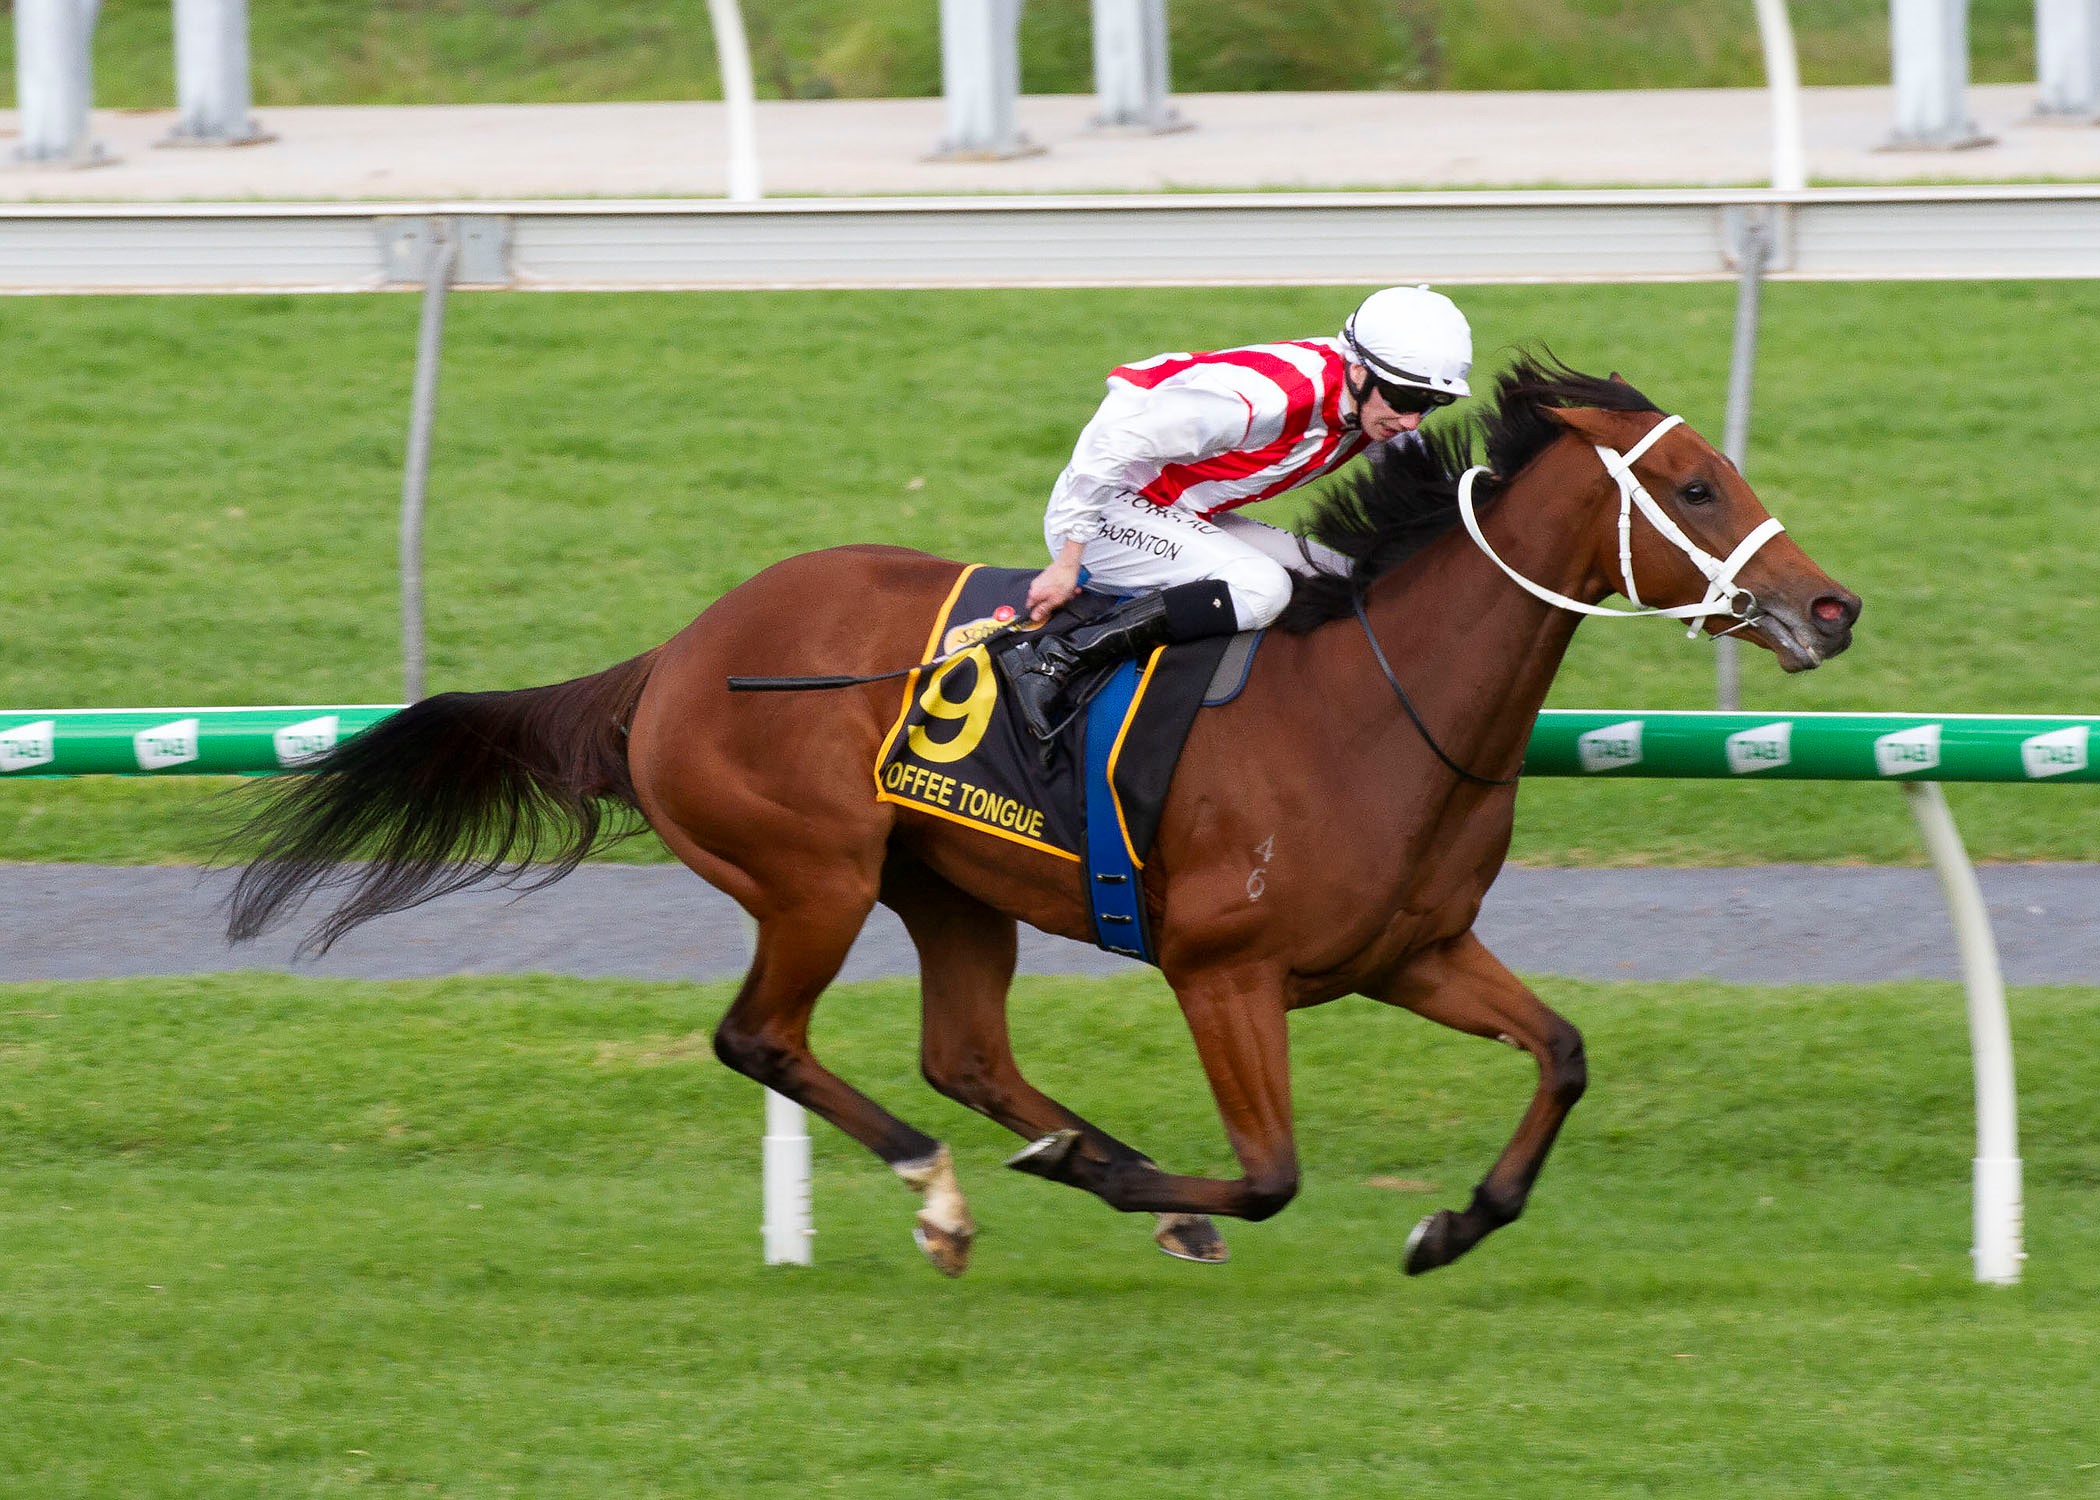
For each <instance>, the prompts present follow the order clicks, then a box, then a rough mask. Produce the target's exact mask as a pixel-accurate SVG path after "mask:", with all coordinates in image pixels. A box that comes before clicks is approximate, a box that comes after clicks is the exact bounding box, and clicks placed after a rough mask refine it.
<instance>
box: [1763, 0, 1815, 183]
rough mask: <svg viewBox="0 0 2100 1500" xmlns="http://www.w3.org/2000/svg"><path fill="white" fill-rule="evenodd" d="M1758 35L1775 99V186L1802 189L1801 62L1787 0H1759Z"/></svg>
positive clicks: (1805, 174) (1804, 175)
mask: <svg viewBox="0 0 2100 1500" xmlns="http://www.w3.org/2000/svg"><path fill="white" fill-rule="evenodd" d="M1757 36H1758V40H1759V41H1760V42H1762V43H1763V44H1764V49H1765V92H1766V93H1767V94H1769V95H1770V96H1771V101H1772V186H1773V187H1775V188H1778V189H1779V190H1780V191H1781V192H1790V193H1791V192H1799V191H1800V190H1801V189H1802V188H1805V187H1807V186H1808V158H1807V155H1806V154H1805V152H1804V150H1803V148H1802V144H1801V63H1800V59H1799V57H1798V55H1797V54H1796V53H1795V51H1794V27H1793V24H1792V22H1790V21H1789V20H1788V19H1787V13H1786V0H1757Z"/></svg>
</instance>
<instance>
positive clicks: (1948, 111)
mask: <svg viewBox="0 0 2100 1500" xmlns="http://www.w3.org/2000/svg"><path fill="white" fill-rule="evenodd" d="M1889 52H1890V58H1891V62H1892V65H1893V68H1894V72H1895V83H1896V131H1895V134H1894V135H1892V136H1890V137H1889V139H1888V141H1887V142H1886V143H1885V144H1884V146H1883V148H1882V149H1884V150H1888V151H1958V150H1961V149H1963V148H1965V147H1969V146H1988V145H1989V144H1990V143H1991V138H1990V137H1989V136H1987V135H1984V134H1983V133H1982V132H1981V131H1979V130H1977V128H1976V122H1975V121H1974V120H1972V119H1970V118H1969V106H1968V91H1969V0H1889Z"/></svg>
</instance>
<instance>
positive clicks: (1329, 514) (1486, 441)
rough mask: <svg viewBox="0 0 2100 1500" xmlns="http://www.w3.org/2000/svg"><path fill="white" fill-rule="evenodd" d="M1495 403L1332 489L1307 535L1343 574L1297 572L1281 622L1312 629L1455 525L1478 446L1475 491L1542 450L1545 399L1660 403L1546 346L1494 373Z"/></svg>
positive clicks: (1386, 453)
mask: <svg viewBox="0 0 2100 1500" xmlns="http://www.w3.org/2000/svg"><path fill="white" fill-rule="evenodd" d="M1492 400H1493V409H1492V410H1491V411H1488V412H1485V413H1483V414H1481V415H1479V416H1475V417H1472V418H1471V419H1469V420H1466V421H1462V422H1451V421H1448V420H1441V421H1439V422H1438V423H1437V424H1436V427H1435V429H1434V430H1433V431H1428V432H1425V433H1423V435H1422V436H1423V439H1424V441H1422V442H1420V443H1406V444H1400V445H1396V446H1391V447H1387V448H1384V449H1382V450H1378V452H1379V457H1378V459H1377V461H1376V462H1374V463H1372V464H1371V465H1370V466H1369V467H1368V468H1367V469H1365V470H1362V471H1359V472H1358V473H1356V474H1355V475H1353V476H1351V477H1350V478H1349V479H1348V480H1347V481H1346V482H1344V483H1343V484H1341V485H1339V486H1336V487H1335V488H1333V489H1331V490H1329V491H1328V492H1327V493H1326V495H1325V496H1323V497H1322V499H1321V500H1320V502H1319V504H1318V506H1317V507H1316V508H1315V509H1314V511H1313V513H1312V516H1311V518H1310V519H1309V520H1308V521H1307V523H1306V525H1305V534H1306V535H1307V536H1310V537H1313V538H1315V539H1316V540H1318V541H1322V542H1325V543H1326V544H1327V545H1328V546H1330V547H1332V548H1334V549H1335V550H1336V551H1337V552H1340V553H1342V554H1343V555H1345V556H1347V557H1349V558H1351V559H1352V560H1353V561H1354V564H1355V566H1354V567H1353V568H1352V569H1351V570H1350V572H1349V575H1348V576H1347V577H1335V576H1333V575H1331V574H1321V575H1319V576H1317V577H1311V578H1307V577H1300V578H1299V579H1298V581H1297V585H1296V587H1295V588H1294V589H1293V590H1292V593H1291V602H1290V604H1289V605H1288V606H1286V607H1285V609H1284V612H1283V615H1282V617H1281V618H1279V619H1278V620H1277V622H1276V628H1277V629H1279V630H1286V631H1291V632H1293V633H1297V632H1303V631H1307V630H1311V629H1312V628H1313V627H1314V626H1316V625H1322V624H1325V623H1326V622H1327V621H1329V620H1337V619H1341V618H1343V617H1345V616H1346V615H1348V614H1349V613H1350V612H1351V608H1352V607H1351V604H1350V599H1351V596H1352V595H1354V594H1355V593H1356V592H1357V591H1358V590H1360V589H1362V588H1365V587H1367V586H1368V585H1369V584H1370V582H1371V580H1372V579H1374V578H1377V577H1378V576H1379V575H1380V574H1382V573H1386V572H1390V571H1391V570H1392V569H1394V568H1397V567H1398V566H1400V564H1401V563H1403V562H1405V561H1407V559H1409V558H1410V557H1413V556H1414V555H1415V554H1416V553H1417V552H1419V551H1421V550H1422V548H1424V547H1426V546H1427V545H1429V543H1431V542H1432V541H1434V540H1436V538H1438V537H1439V536H1442V535H1443V534H1444V533H1445V532H1446V531H1449V530H1450V529H1451V528H1452V527H1453V526H1454V525H1456V524H1457V523H1458V476H1459V475H1460V474H1462V473H1464V472H1465V471H1466V470H1467V469H1468V468H1470V467H1471V466H1472V464H1473V462H1474V459H1473V454H1474V452H1475V449H1476V442H1475V440H1476V439H1478V440H1479V441H1478V443H1477V447H1478V448H1480V449H1482V450H1484V451H1485V453H1486V455H1487V456H1486V458H1485V460H1484V462H1486V464H1487V466H1488V468H1489V469H1490V470H1491V471H1492V477H1490V476H1485V475H1484V476H1482V478H1481V479H1480V480H1478V481H1476V482H1475V486H1474V494H1475V497H1476V499H1478V500H1479V501H1480V502H1482V503H1485V502H1486V501H1487V499H1488V498H1489V497H1490V496H1491V495H1493V494H1494V493H1495V491H1496V490H1497V489H1498V488H1500V487H1501V485H1502V484H1504V483H1506V482H1507V481H1508V480H1509V479H1510V478H1512V477H1514V476H1515V475H1516V474H1517V473H1518V472H1519V471H1520V470H1521V469H1523V467H1524V466H1525V465H1526V464H1528V463H1530V462H1531V461H1532V460H1533V459H1534V458H1537V457H1538V456H1539V454H1540V453H1541V452H1543V451H1544V450H1545V448H1546V446H1547V445H1548V444H1549V443H1551V442H1552V441H1553V440H1554V439H1555V438H1557V437H1559V436H1560V435H1561V433H1562V431H1563V430H1564V429H1562V428H1561V427H1560V425H1559V424H1557V423H1556V422H1554V421H1553V419H1552V418H1550V417H1548V416H1547V415H1546V410H1547V408H1549V407H1557V406H1587V407H1596V408H1599V409H1601V410H1604V411H1659V410H1660V408H1659V407H1657V406H1656V404H1655V403H1654V402H1652V401H1650V400H1649V399H1648V398H1647V397H1646V396H1644V395H1642V394H1641V393H1640V392H1639V391H1637V390H1635V389H1634V388H1633V387H1632V386H1630V385H1628V384H1627V383H1626V382H1625V381H1623V380H1620V379H1619V378H1618V377H1617V376H1613V377H1612V378H1610V379H1608V380H1605V379H1599V378H1598V377H1597V376H1595V375H1585V374H1583V373H1582V372H1581V371H1580V370H1571V369H1569V368H1568V367H1567V366H1566V365H1564V364H1562V363H1561V362H1560V361H1559V360H1558V359H1556V358H1554V356H1553V355H1552V354H1551V353H1550V352H1547V353H1542V354H1533V353H1529V352H1527V353H1524V354H1520V355H1519V356H1518V357H1517V360H1516V363H1514V364H1512V365H1511V366H1510V367H1509V368H1508V369H1507V370H1504V371H1503V372H1502V374H1501V375H1499V376H1498V377H1496V380H1495V388H1494V394H1493V397H1492Z"/></svg>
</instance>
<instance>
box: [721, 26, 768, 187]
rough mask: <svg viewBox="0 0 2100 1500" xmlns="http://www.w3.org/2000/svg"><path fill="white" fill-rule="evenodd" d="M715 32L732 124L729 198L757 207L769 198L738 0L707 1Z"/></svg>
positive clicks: (747, 43) (726, 108)
mask: <svg viewBox="0 0 2100 1500" xmlns="http://www.w3.org/2000/svg"><path fill="white" fill-rule="evenodd" d="M707 16H708V19H709V21H711V22H712V23H713V25H714V29H715V61H716V66H717V68H718V69H719V71H720V72H721V75H722V109H723V113H724V115H725V116H726V117H727V122H728V142H729V198H730V201H731V202H733V203H756V202H758V200H759V199H761V198H763V197H764V196H765V185H764V183H763V181H762V180H761V178H760V177H759V172H758V108H757V104H756V103H755V100H756V98H757V93H756V91H755V90H754V89H753V87H752V85H751V44H750V41H749V40H748V39H747V38H746V37H745V35H744V11H743V7H742V6H740V5H738V4H737V0H707Z"/></svg>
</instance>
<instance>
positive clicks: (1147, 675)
mask: <svg viewBox="0 0 2100 1500" xmlns="http://www.w3.org/2000/svg"><path fill="white" fill-rule="evenodd" d="M1166 651H1167V648H1166V647H1165V646H1154V647H1153V648H1152V654H1151V655H1150V656H1148V657H1146V658H1145V670H1144V672H1143V673H1141V674H1140V675H1139V677H1138V685H1137V690H1136V691H1135V692H1133V693H1132V694H1131V695H1130V709H1129V711H1128V712H1127V713H1125V714H1124V715H1123V722H1122V724H1121V725H1120V726H1119V727H1118V728H1117V730H1116V742H1115V744H1113V745H1111V746H1110V747H1109V751H1108V800H1109V801H1111V802H1113V803H1115V805H1116V827H1117V829H1119V830H1120V831H1121V832H1122V835H1123V848H1124V850H1125V851H1126V852H1128V854H1129V855H1130V867H1131V868H1132V869H1134V870H1142V869H1144V868H1145V862H1144V861H1143V860H1141V859H1139V858H1138V852H1137V850H1136V848H1135V847H1133V846H1132V844H1131V842H1130V824H1129V823H1128V822H1126V821H1125V820H1124V817H1123V798H1122V794H1121V793H1119V792H1117V790H1116V760H1117V758H1118V757H1120V756H1121V755H1122V753H1123V737H1124V736H1125V735H1127V734H1129V733H1130V726H1131V725H1133V724H1135V723H1136V722H1137V716H1138V705H1139V704H1141V703H1143V702H1144V701H1145V689H1146V688H1148V687H1150V686H1152V669H1153V668H1154V667H1156V666H1158V665H1159V659H1160V657H1162V656H1164V655H1165V654H1166Z"/></svg>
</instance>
